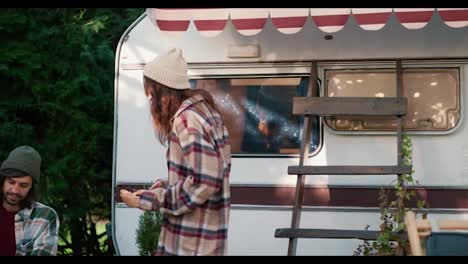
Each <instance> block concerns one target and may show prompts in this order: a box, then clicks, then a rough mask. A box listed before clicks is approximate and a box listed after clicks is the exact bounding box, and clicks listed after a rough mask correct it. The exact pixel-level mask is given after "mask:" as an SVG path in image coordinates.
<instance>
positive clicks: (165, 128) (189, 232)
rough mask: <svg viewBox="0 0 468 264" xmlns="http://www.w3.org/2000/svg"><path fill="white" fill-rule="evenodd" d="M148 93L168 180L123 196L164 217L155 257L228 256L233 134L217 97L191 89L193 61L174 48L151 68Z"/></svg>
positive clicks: (147, 69) (147, 67)
mask: <svg viewBox="0 0 468 264" xmlns="http://www.w3.org/2000/svg"><path fill="white" fill-rule="evenodd" d="M143 75H144V77H143V80H144V89H145V94H146V96H147V97H148V99H149V104H150V112H151V116H152V119H153V125H154V128H155V129H156V132H157V135H158V138H159V141H160V142H161V143H162V144H165V145H167V146H168V150H167V154H166V157H167V165H168V179H167V180H166V179H158V180H157V181H156V182H155V183H154V184H153V186H152V187H151V188H150V189H149V190H139V191H136V192H134V193H131V192H129V191H127V190H121V192H120V196H121V197H122V200H123V201H124V202H125V203H126V204H127V205H128V206H129V207H136V208H140V209H142V210H155V211H156V210H157V211H161V212H162V213H163V221H162V227H161V232H160V235H159V242H158V246H157V248H156V249H155V251H154V254H155V255H185V256H187V255H189V256H195V255H225V254H226V253H227V234H228V223H229V210H230V203H231V198H230V189H229V173H230V169H231V146H230V143H229V134H228V131H227V129H226V127H225V125H224V122H223V119H222V118H221V115H220V114H219V112H218V111H217V110H216V107H215V104H214V101H213V98H212V97H211V95H210V94H208V93H207V92H206V91H204V90H198V89H190V84H189V78H188V74H187V63H186V62H185V59H184V58H183V57H182V51H181V50H180V49H172V50H170V51H169V52H168V53H165V54H163V55H161V56H159V57H157V58H156V59H155V60H153V61H151V62H149V63H148V64H146V65H145V67H144V70H143Z"/></svg>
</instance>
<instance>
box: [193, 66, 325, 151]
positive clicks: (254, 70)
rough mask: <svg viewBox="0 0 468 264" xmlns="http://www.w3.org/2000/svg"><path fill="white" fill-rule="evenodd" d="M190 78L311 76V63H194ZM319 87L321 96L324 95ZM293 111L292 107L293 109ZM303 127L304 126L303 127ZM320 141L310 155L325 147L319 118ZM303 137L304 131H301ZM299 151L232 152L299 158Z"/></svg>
mask: <svg viewBox="0 0 468 264" xmlns="http://www.w3.org/2000/svg"><path fill="white" fill-rule="evenodd" d="M188 67H189V69H188V74H189V78H190V80H203V79H241V78H289V77H300V78H309V76H310V70H311V63H310V62H308V63H305V62H299V63H274V64H273V63H243V64H238V63H236V64H229V63H200V64H198V63H192V64H189V65H188ZM321 90H322V89H321V87H319V96H322V93H321ZM291 111H292V109H291ZM301 129H302V128H301ZM318 133H319V135H318V143H317V148H316V149H315V150H314V151H313V152H310V153H309V155H308V157H309V158H311V157H314V156H316V155H318V154H319V153H320V151H321V150H322V147H323V122H322V118H321V117H319V119H318ZM300 137H302V132H301V133H300ZM299 156H300V146H299V153H297V154H288V153H274V154H273V153H251V154H249V153H232V157H233V158H298V157H299Z"/></svg>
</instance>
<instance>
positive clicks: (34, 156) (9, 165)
mask: <svg viewBox="0 0 468 264" xmlns="http://www.w3.org/2000/svg"><path fill="white" fill-rule="evenodd" d="M0 174H1V175H3V176H6V177H17V176H26V175H29V176H31V177H32V178H33V180H34V181H35V182H37V183H38V182H39V177H40V176H41V155H39V152H37V151H36V150H35V149H34V148H32V147H29V146H21V147H17V148H15V149H14V150H13V151H12V152H10V155H8V158H7V159H6V160H5V161H4V162H3V163H2V166H1V167H0Z"/></svg>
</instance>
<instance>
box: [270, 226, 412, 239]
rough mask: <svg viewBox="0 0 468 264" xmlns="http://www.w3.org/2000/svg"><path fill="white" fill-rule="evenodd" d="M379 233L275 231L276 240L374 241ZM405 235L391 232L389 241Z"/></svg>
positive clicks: (304, 230)
mask: <svg viewBox="0 0 468 264" xmlns="http://www.w3.org/2000/svg"><path fill="white" fill-rule="evenodd" d="M379 232H380V231H371V230H345V229H343V230H340V229H307V228H296V229H292V228H278V229H276V230H275V237H277V238H335V239H362V240H376V239H377V236H378V235H379ZM406 237H407V234H406V233H396V232H393V233H392V235H391V237H390V240H396V238H406Z"/></svg>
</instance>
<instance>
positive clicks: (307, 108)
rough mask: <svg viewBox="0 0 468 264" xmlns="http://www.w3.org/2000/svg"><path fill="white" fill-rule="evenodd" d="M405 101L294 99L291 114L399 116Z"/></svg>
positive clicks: (365, 98) (346, 98)
mask: <svg viewBox="0 0 468 264" xmlns="http://www.w3.org/2000/svg"><path fill="white" fill-rule="evenodd" d="M406 109H407V99H406V97H401V98H389V97H388V98H375V97H294V98H293V114H295V115H320V116H336V115H339V116H401V115H405V114H406Z"/></svg>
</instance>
